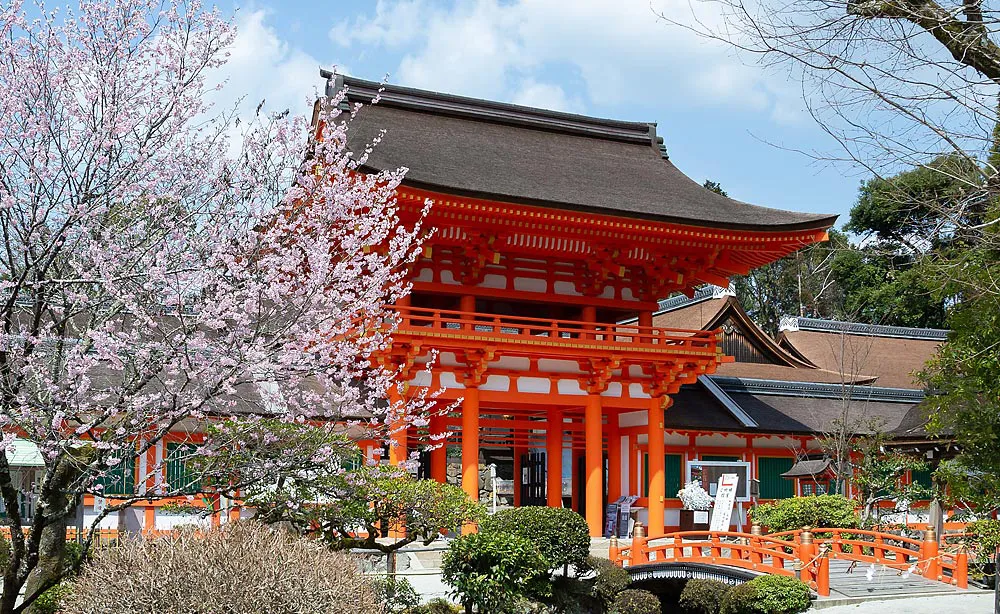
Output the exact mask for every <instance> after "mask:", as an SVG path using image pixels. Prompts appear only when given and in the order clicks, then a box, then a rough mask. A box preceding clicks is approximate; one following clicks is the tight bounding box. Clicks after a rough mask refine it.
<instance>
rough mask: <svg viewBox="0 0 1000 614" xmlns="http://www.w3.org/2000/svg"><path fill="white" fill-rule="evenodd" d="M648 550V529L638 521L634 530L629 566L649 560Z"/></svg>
mask: <svg viewBox="0 0 1000 614" xmlns="http://www.w3.org/2000/svg"><path fill="white" fill-rule="evenodd" d="M645 550H646V530H645V529H643V528H642V525H641V524H639V523H638V522H637V523H635V529H634V530H633V531H632V549H631V550H629V555H630V557H629V567H634V566H635V565H640V564H642V563H648V562H649V555H648V553H647V552H646V551H645Z"/></svg>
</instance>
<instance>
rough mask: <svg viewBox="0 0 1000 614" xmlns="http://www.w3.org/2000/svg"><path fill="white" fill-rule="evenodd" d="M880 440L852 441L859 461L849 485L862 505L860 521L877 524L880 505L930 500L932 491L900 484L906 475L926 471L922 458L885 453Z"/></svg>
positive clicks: (879, 437) (897, 451)
mask: <svg viewBox="0 0 1000 614" xmlns="http://www.w3.org/2000/svg"><path fill="white" fill-rule="evenodd" d="M883 441H884V437H883V436H875V437H866V438H861V439H859V440H857V441H856V443H855V446H854V449H855V451H857V452H860V455H861V459H860V461H859V463H858V466H857V467H856V470H855V472H854V475H853V480H852V482H853V484H854V486H855V488H856V489H857V491H858V495H859V498H860V500H861V502H862V504H863V505H864V520H865V521H866V522H868V523H875V524H878V523H879V522H880V520H879V518H878V516H879V514H880V513H881V510H882V508H881V507H880V506H879V505H878V503H879V502H880V501H888V500H907V501H919V500H922V499H931V498H933V497H934V494H935V493H934V491H933V489H931V488H927V487H926V486H923V485H921V484H916V483H912V482H911V483H907V484H903V483H902V482H901V479H902V477H903V474H905V473H906V472H907V471H926V470H927V468H928V466H927V461H926V460H924V458H923V457H921V456H917V455H914V454H908V453H906V452H900V451H899V450H887V449H885V448H884V446H883V445H882V444H883Z"/></svg>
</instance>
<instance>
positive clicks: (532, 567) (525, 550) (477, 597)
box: [441, 531, 551, 614]
mask: <svg viewBox="0 0 1000 614" xmlns="http://www.w3.org/2000/svg"><path fill="white" fill-rule="evenodd" d="M550 568H551V565H550V564H549V562H548V561H547V560H546V559H545V557H543V556H542V554H541V553H540V552H539V551H538V548H537V547H536V546H535V544H533V543H532V542H531V541H529V540H528V539H526V538H524V537H521V536H520V535H515V534H506V533H499V532H496V531H486V532H479V533H472V534H470V535H463V536H462V537H460V538H458V539H456V540H455V541H453V542H452V543H451V546H450V547H449V548H448V552H446V553H445V555H444V560H443V561H442V564H441V574H442V578H443V580H444V583H445V584H447V585H448V586H450V587H452V588H453V589H454V595H455V596H456V597H458V598H459V600H460V601H461V602H462V604H464V605H465V606H466V609H467V610H468V609H469V608H471V606H475V607H476V608H478V610H479V611H480V612H483V613H485V612H490V613H491V614H492V613H496V614H506V613H508V612H513V611H514V609H515V607H516V606H517V604H518V602H519V601H520V600H522V599H525V598H529V599H530V598H544V597H547V596H549V594H550V590H551V589H550V585H549V573H548V572H549V569H550Z"/></svg>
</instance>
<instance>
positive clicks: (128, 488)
mask: <svg viewBox="0 0 1000 614" xmlns="http://www.w3.org/2000/svg"><path fill="white" fill-rule="evenodd" d="M97 485H100V486H101V487H102V488H96V486H97ZM94 486H95V488H94V492H95V493H98V494H100V495H131V494H133V493H134V492H135V457H134V456H129V457H127V458H123V459H122V460H121V462H120V463H118V464H117V465H115V466H114V467H112V468H110V469H108V470H107V471H106V472H105V473H104V475H102V476H100V477H98V478H97V479H96V480H94Z"/></svg>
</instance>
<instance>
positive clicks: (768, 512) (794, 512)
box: [750, 495, 860, 533]
mask: <svg viewBox="0 0 1000 614" xmlns="http://www.w3.org/2000/svg"><path fill="white" fill-rule="evenodd" d="M854 506H855V503H854V501H852V500H851V499H848V498H847V497H844V496H843V495H819V496H816V497H794V498H791V499H780V500H778V501H774V502H772V503H765V504H764V505H760V506H758V507H757V508H756V509H753V510H751V511H750V518H751V519H752V520H753V521H754V522H755V523H758V524H760V525H762V526H765V527H767V528H768V529H769V530H770V532H772V533H778V532H781V531H794V530H796V529H801V528H802V527H829V528H838V529H839V528H843V529H853V528H856V527H857V526H858V524H859V522H860V519H859V518H858V514H857V512H856V511H855V508H854Z"/></svg>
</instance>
